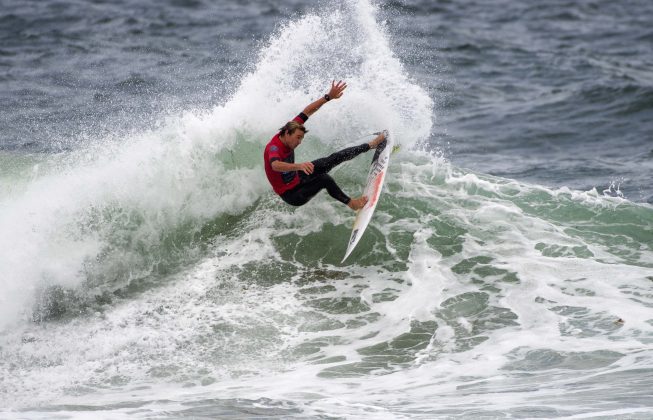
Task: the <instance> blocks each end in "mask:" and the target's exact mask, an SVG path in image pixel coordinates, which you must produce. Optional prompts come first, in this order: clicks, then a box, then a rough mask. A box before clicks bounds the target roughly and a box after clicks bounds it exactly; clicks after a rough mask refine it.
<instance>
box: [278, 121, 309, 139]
mask: <svg viewBox="0 0 653 420" xmlns="http://www.w3.org/2000/svg"><path fill="white" fill-rule="evenodd" d="M297 130H302V131H303V132H304V134H306V133H308V130H307V129H306V127H304V125H303V124H300V123H298V122H297V121H288V122H287V123H286V125H284V126H283V127H281V128H280V129H279V135H280V136H284V135H288V134H292V133H294V132H295V131H297Z"/></svg>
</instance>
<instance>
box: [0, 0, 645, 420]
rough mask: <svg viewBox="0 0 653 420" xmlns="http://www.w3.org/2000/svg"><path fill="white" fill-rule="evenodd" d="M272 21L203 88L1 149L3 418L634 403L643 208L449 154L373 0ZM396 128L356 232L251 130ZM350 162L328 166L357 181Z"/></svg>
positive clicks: (348, 184) (490, 411)
mask: <svg viewBox="0 0 653 420" xmlns="http://www.w3.org/2000/svg"><path fill="white" fill-rule="evenodd" d="M339 5H340V6H341V7H340V8H336V9H334V10H328V12H325V11H322V12H315V11H313V12H311V13H306V14H302V15H300V16H294V17H292V18H290V19H288V20H286V21H284V23H283V24H280V25H279V26H278V27H277V29H276V30H275V32H274V33H272V34H271V35H270V36H269V38H268V39H267V41H266V42H263V43H261V45H260V46H259V49H258V50H257V56H256V58H255V59H254V60H253V64H252V66H251V68H249V69H248V70H247V71H245V72H244V73H243V74H242V75H241V76H240V77H239V79H238V82H237V84H235V85H234V87H233V89H232V90H231V92H230V93H229V94H228V95H226V96H225V97H223V98H222V100H221V101H220V103H219V104H218V105H215V106H213V107H210V108H201V109H187V110H185V111H184V112H179V113H178V114H172V115H167V116H166V117H165V118H161V119H160V120H159V121H157V123H156V124H154V125H153V126H152V127H150V128H148V129H137V130H133V131H131V132H128V133H124V132H122V131H120V132H119V131H118V130H116V132H115V133H108V134H105V135H103V137H102V138H98V139H96V140H97V141H94V142H91V143H88V144H85V145H84V147H79V148H75V149H73V150H68V151H64V152H61V153H51V154H24V155H21V154H20V153H17V152H15V151H3V152H2V154H1V155H0V162H1V164H2V172H1V177H0V232H2V235H0V267H1V270H2V273H1V275H0V377H1V378H2V379H0V417H2V418H30V419H40V418H43V419H45V418H54V417H56V418H107V419H109V418H111V419H119V418H130V419H131V418H144V419H150V418H183V417H190V418H270V417H282V418H371V419H377V418H378V419H386V418H388V419H390V418H392V419H396V418H425V419H426V418H569V419H580V418H624V419H626V418H627V419H645V418H651V417H652V416H653V404H651V398H650V389H651V387H653V350H652V347H651V345H652V344H653V311H652V309H651V308H653V291H652V290H653V288H652V286H653V249H652V248H653V207H651V205H650V204H647V203H636V202H633V201H629V200H627V199H625V198H623V197H620V196H616V197H614V196H611V195H610V194H604V193H603V191H599V190H597V189H592V190H588V191H582V190H576V189H572V188H568V187H561V188H550V187H545V186H541V185H538V184H535V183H525V182H519V181H516V180H512V179H509V178H506V177H499V176H492V175H488V174H485V173H482V172H478V171H474V170H470V169H466V168H463V167H459V166H456V165H454V164H452V163H451V162H450V160H448V159H447V158H446V157H445V156H444V152H443V151H442V150H440V149H439V148H437V147H431V146H429V144H428V142H427V140H428V138H429V136H430V135H431V133H432V132H433V131H434V130H435V129H436V127H437V125H438V121H436V120H434V118H433V115H434V108H435V107H436V106H437V104H436V102H435V101H434V99H433V98H432V97H431V94H430V93H429V92H428V91H427V90H426V89H424V88H423V87H421V86H420V85H419V83H417V82H416V81H415V80H413V79H412V78H411V76H410V75H409V73H408V72H407V70H406V68H405V66H404V64H403V63H402V61H401V57H400V54H398V53H397V52H396V51H394V50H393V44H392V42H391V35H390V32H389V29H388V27H387V24H386V22H385V21H383V20H382V19H380V18H379V10H378V6H376V5H375V4H373V3H370V2H367V1H351V2H343V3H339ZM334 78H335V79H338V80H339V79H342V80H345V81H346V82H347V84H348V85H349V87H348V89H347V91H346V94H345V95H344V96H343V97H342V98H341V99H339V100H338V101H332V102H330V103H328V104H326V105H325V106H324V107H323V108H322V109H321V110H320V111H319V112H318V113H316V114H315V115H314V116H313V117H312V118H311V119H310V120H309V121H308V122H307V128H308V129H309V130H310V133H309V134H308V135H307V138H306V140H305V141H304V143H303V144H302V146H301V148H300V149H298V151H297V154H298V160H299V161H303V160H309V159H312V158H314V157H318V156H322V155H324V154H327V153H330V151H333V150H335V149H338V148H341V147H345V146H349V145H352V144H354V143H355V142H356V141H361V140H360V139H362V138H367V137H366V135H368V133H371V132H374V131H378V130H380V129H384V128H386V129H388V130H390V132H391V133H393V135H394V136H395V141H397V142H399V143H400V144H401V151H400V152H399V153H397V154H395V155H394V156H393V161H392V164H391V166H390V168H389V173H388V175H387V177H386V186H385V188H386V189H385V191H384V193H383V195H382V197H381V200H380V202H379V204H378V207H377V210H376V214H375V216H374V219H373V220H372V222H371V224H370V227H369V228H368V230H367V232H366V234H365V237H364V238H363V239H362V240H361V242H360V243H359V245H358V247H357V249H356V250H355V251H354V253H353V254H352V255H351V256H350V257H349V259H348V262H347V263H346V264H342V263H340V260H341V259H342V256H343V255H344V251H345V249H346V244H347V241H348V238H349V234H350V228H351V224H352V223H353V220H354V214H353V213H352V212H351V211H350V210H349V209H348V208H347V207H346V206H343V205H342V204H341V203H338V202H335V201H334V200H331V199H330V198H329V197H328V196H327V195H326V194H320V195H318V196H317V197H316V198H315V199H314V200H312V201H311V202H310V203H309V204H307V205H305V206H303V207H301V208H292V207H290V206H286V205H285V204H283V202H282V201H281V200H280V199H279V198H278V197H277V196H275V195H274V194H273V193H272V191H271V189H270V187H269V185H268V183H267V180H266V179H265V175H264V171H263V167H262V153H263V147H264V145H265V144H266V143H267V141H268V140H269V139H270V137H271V136H272V135H273V134H274V133H275V131H276V130H277V129H278V127H280V126H281V125H282V124H283V123H284V122H285V121H287V120H288V119H290V118H292V117H293V116H294V115H296V114H297V113H298V112H299V111H301V110H302V109H303V107H304V106H305V105H306V104H308V103H310V102H311V101H312V100H314V99H315V98H318V97H320V96H321V95H323V94H324V90H325V89H326V88H327V87H328V86H329V84H330V82H331V80H332V79H334ZM369 159H371V155H369V154H367V155H363V156H361V157H359V158H357V159H356V160H354V161H351V162H347V163H345V164H343V165H342V166H341V167H340V168H338V170H336V171H335V172H334V178H335V179H336V180H337V181H338V183H339V184H341V185H342V186H343V189H344V190H345V191H346V192H348V193H350V194H351V195H354V194H357V193H360V190H361V189H362V187H363V183H364V181H365V177H366V173H367V168H368V164H369Z"/></svg>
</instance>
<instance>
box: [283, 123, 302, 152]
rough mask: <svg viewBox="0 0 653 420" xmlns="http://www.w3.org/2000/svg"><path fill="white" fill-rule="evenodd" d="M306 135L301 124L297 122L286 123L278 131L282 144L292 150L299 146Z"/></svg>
mask: <svg viewBox="0 0 653 420" xmlns="http://www.w3.org/2000/svg"><path fill="white" fill-rule="evenodd" d="M306 133H308V130H307V129H306V127H304V125H303V124H300V123H298V122H297V121H288V122H287V123H286V125H284V126H283V127H281V128H280V129H279V138H280V139H281V142H282V143H283V144H285V145H286V146H288V147H290V148H291V149H294V148H295V147H297V146H299V145H300V144H301V142H302V140H303V139H304V135H305V134H306Z"/></svg>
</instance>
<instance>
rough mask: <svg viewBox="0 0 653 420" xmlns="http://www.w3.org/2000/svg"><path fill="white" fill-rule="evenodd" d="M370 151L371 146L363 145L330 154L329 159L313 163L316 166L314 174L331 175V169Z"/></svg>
mask: <svg viewBox="0 0 653 420" xmlns="http://www.w3.org/2000/svg"><path fill="white" fill-rule="evenodd" d="M368 150H370V145H369V144H367V143H363V144H361V145H359V146H354V147H348V148H346V149H342V150H340V151H338V152H335V153H332V154H330V155H329V156H327V157H324V158H321V159H316V160H314V161H313V162H312V163H313V166H314V169H313V174H326V173H329V171H330V170H331V169H333V168H335V167H336V166H338V165H340V164H341V163H342V162H346V161H348V160H351V159H353V158H355V157H356V156H358V155H360V154H361V153H365V152H367V151H368Z"/></svg>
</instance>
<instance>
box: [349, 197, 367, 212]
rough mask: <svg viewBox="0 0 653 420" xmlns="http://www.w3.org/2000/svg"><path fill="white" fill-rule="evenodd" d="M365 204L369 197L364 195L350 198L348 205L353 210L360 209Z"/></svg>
mask: <svg viewBox="0 0 653 420" xmlns="http://www.w3.org/2000/svg"><path fill="white" fill-rule="evenodd" d="M365 204H367V197H365V196H362V197H358V198H352V199H351V200H349V203H348V204H347V205H348V206H349V208H350V209H352V210H360V209H362V208H363V207H365Z"/></svg>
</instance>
